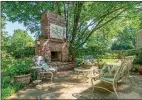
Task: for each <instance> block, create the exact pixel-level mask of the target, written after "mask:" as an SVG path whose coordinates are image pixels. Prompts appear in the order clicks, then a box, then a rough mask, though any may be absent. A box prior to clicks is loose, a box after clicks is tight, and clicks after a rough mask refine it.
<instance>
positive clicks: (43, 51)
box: [36, 12, 73, 67]
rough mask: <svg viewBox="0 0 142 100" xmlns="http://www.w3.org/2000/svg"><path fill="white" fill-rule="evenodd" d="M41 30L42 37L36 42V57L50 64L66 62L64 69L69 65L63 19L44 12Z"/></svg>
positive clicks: (67, 44)
mask: <svg viewBox="0 0 142 100" xmlns="http://www.w3.org/2000/svg"><path fill="white" fill-rule="evenodd" d="M41 30H42V35H41V36H40V37H39V38H38V39H37V41H36V55H41V56H43V57H44V58H45V59H46V61H47V62H49V63H51V64H52V62H62V63H65V62H67V63H68V64H67V65H66V67H67V66H69V65H71V63H72V62H69V43H68V41H67V39H66V22H65V18H64V17H62V16H60V15H57V14H54V13H51V12H45V13H44V14H43V15H42V16H41ZM69 63H70V64H69ZM72 66H73V65H72Z"/></svg>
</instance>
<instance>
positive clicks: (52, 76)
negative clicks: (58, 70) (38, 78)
mask: <svg viewBox="0 0 142 100" xmlns="http://www.w3.org/2000/svg"><path fill="white" fill-rule="evenodd" d="M53 77H54V75H53V73H52V72H51V82H52V80H53Z"/></svg>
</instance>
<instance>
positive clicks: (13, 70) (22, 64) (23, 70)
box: [1, 52, 36, 99]
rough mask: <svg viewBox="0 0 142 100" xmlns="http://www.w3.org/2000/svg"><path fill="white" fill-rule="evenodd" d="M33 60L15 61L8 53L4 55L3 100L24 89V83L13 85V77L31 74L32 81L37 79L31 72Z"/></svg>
mask: <svg viewBox="0 0 142 100" xmlns="http://www.w3.org/2000/svg"><path fill="white" fill-rule="evenodd" d="M32 65H33V62H32V58H23V59H15V58H14V57H12V56H11V55H9V54H8V53H6V52H3V53H2V79H1V83H2V99H6V98H7V97H8V96H10V95H12V94H13V93H15V92H16V91H18V90H20V89H22V88H23V87H24V84H23V83H13V76H15V75H21V74H31V76H32V80H34V79H35V78H36V75H34V72H33V71H31V70H30V69H31V67H32Z"/></svg>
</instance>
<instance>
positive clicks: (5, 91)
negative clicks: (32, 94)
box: [2, 83, 25, 99]
mask: <svg viewBox="0 0 142 100" xmlns="http://www.w3.org/2000/svg"><path fill="white" fill-rule="evenodd" d="M24 86H25V85H24V84H23V83H12V84H9V85H8V86H7V87H3V88H2V99H6V98H7V97H9V96H11V95H12V94H14V93H15V92H17V91H18V90H20V89H22V88H23V87H24Z"/></svg>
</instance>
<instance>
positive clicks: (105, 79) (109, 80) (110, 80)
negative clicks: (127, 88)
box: [101, 77, 114, 82]
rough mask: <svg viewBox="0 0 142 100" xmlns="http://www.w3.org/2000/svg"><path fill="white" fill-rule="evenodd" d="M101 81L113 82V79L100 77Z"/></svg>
mask: <svg viewBox="0 0 142 100" xmlns="http://www.w3.org/2000/svg"><path fill="white" fill-rule="evenodd" d="M101 80H102V81H106V82H113V81H114V78H113V77H112V78H111V77H101Z"/></svg>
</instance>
